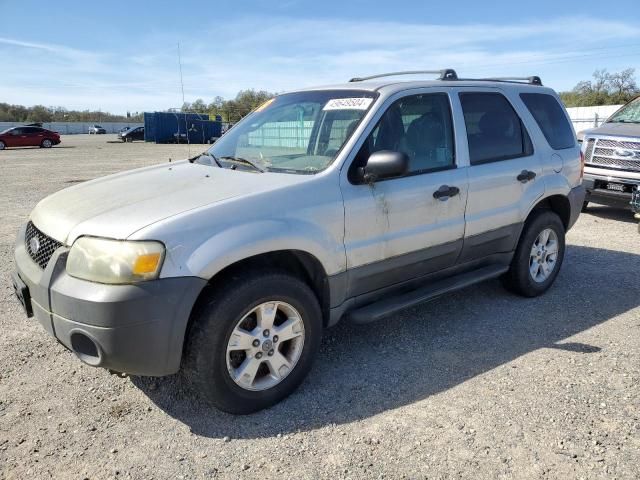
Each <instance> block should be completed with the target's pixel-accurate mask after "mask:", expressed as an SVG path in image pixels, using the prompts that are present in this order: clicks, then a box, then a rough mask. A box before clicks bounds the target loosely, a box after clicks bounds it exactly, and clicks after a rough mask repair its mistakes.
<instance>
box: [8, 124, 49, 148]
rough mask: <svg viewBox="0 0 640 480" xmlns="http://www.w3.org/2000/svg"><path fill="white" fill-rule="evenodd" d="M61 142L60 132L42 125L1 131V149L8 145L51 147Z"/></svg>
mask: <svg viewBox="0 0 640 480" xmlns="http://www.w3.org/2000/svg"><path fill="white" fill-rule="evenodd" d="M59 143H60V135H59V134H58V132H52V131H51V130H47V129H46V128H41V127H13V128H9V129H8V130H5V131H4V132H0V150H4V149H5V148H7V147H42V148H51V147H53V146H54V145H58V144H59Z"/></svg>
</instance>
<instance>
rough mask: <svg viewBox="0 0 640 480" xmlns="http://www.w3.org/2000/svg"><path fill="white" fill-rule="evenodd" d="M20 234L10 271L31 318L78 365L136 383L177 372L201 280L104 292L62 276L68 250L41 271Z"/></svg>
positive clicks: (99, 287)
mask: <svg viewBox="0 0 640 480" xmlns="http://www.w3.org/2000/svg"><path fill="white" fill-rule="evenodd" d="M24 235H25V228H24V227H23V228H22V229H21V231H20V233H19V235H18V240H17V243H16V248H15V263H16V272H15V275H17V277H18V279H19V280H17V281H15V280H14V284H15V283H16V282H17V283H23V284H24V286H26V288H27V289H28V294H29V297H30V305H31V307H32V311H33V316H34V318H35V319H36V320H37V321H38V323H40V324H41V325H42V327H43V328H44V329H45V330H46V331H47V332H48V333H49V334H50V335H51V336H53V337H55V338H56V339H57V340H58V341H59V342H60V343H62V344H63V345H64V346H65V347H67V348H68V349H69V350H71V351H73V352H74V353H75V354H76V355H77V356H78V358H80V360H82V361H83V362H85V363H87V364H89V365H92V366H95V367H104V368H108V369H112V370H116V371H118V372H126V373H130V374H134V375H150V376H161V375H169V374H172V373H175V372H177V371H178V369H179V368H180V361H181V358H182V346H183V342H184V335H185V331H186V327H187V323H188V320H189V315H190V313H191V310H192V308H193V305H194V304H195V301H196V299H197V298H198V295H199V294H200V292H201V291H202V289H203V288H204V286H205V285H206V283H207V282H206V280H203V279H201V278H198V277H177V278H165V279H158V280H153V281H148V282H141V283H138V284H135V285H104V284H100V283H94V282H88V281H85V280H80V279H77V278H74V277H71V276H69V275H67V273H66V269H65V265H66V258H67V254H68V249H67V248H66V247H61V248H59V249H57V250H56V251H55V253H54V254H53V256H52V257H51V260H50V261H49V263H48V265H47V267H46V268H45V269H44V270H42V269H41V268H40V267H39V266H38V265H37V264H36V263H35V262H34V261H33V260H32V259H31V257H30V256H29V254H28V252H27V250H26V248H25V242H24Z"/></svg>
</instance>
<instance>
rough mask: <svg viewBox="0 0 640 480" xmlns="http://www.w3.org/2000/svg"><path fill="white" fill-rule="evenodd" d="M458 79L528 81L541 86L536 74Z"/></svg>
mask: <svg viewBox="0 0 640 480" xmlns="http://www.w3.org/2000/svg"><path fill="white" fill-rule="evenodd" d="M460 80H476V81H479V82H482V81H487V82H509V83H529V84H531V85H540V86H542V80H540V77H538V76H537V75H533V76H531V77H490V78H461V79H460Z"/></svg>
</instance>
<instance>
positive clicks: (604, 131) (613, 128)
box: [578, 123, 640, 138]
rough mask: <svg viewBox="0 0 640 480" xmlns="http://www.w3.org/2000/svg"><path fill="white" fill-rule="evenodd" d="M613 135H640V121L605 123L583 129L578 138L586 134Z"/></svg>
mask: <svg viewBox="0 0 640 480" xmlns="http://www.w3.org/2000/svg"><path fill="white" fill-rule="evenodd" d="M589 134H592V135H611V136H613V137H640V123H603V124H602V125H600V126H599V127H598V128H591V129H589V130H583V131H582V132H579V133H578V138H584V137H585V136H586V135H589Z"/></svg>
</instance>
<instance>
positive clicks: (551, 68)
mask: <svg viewBox="0 0 640 480" xmlns="http://www.w3.org/2000/svg"><path fill="white" fill-rule="evenodd" d="M594 31H597V32H598V35H593V32H594ZM180 41H181V43H182V55H183V72H184V81H185V93H186V95H187V100H188V101H189V100H194V99H195V98H198V97H201V98H203V99H205V100H207V101H208V100H210V99H212V98H213V97H214V96H215V95H222V96H225V97H232V96H234V95H235V94H236V92H237V91H238V90H240V89H243V88H252V87H253V88H260V89H267V90H272V91H283V90H288V89H292V88H296V87H303V86H308V85H312V84H325V83H335V82H341V81H345V80H347V79H348V78H351V77H353V76H358V75H365V74H370V73H378V72H381V71H395V70H402V69H410V70H413V69H416V68H441V67H455V68H457V69H459V73H461V74H462V75H468V76H471V75H489V74H501V75H506V74H509V75H516V74H518V75H529V74H532V73H539V74H544V75H545V77H543V79H545V78H549V79H550V80H551V82H552V86H556V87H557V88H568V87H569V86H571V85H572V84H574V83H575V82H577V81H578V80H580V79H583V78H586V77H588V76H589V75H590V74H591V72H592V71H593V70H594V69H595V68H596V67H600V66H607V65H609V64H612V61H613V60H612V59H615V58H618V59H619V62H623V63H625V65H629V66H640V65H638V58H640V54H638V52H639V51H640V43H633V42H634V41H635V42H640V28H639V27H637V26H636V25H635V24H634V23H625V22H624V21H605V20H601V19H595V18H587V17H585V18H575V17H574V18H563V19H555V20H551V21H536V22H526V23H522V24H509V25H491V24H476V25H436V24H418V23H415V24H406V23H399V22H390V21H389V22H383V21H376V22H373V21H348V20H331V19H321V20H300V19H293V18H287V17H271V18H260V19H257V18H247V19H243V20H238V21H235V22H232V23H226V24H222V25H216V28H215V31H214V30H213V28H212V30H211V32H210V33H207V32H206V29H205V30H204V33H203V31H202V29H198V31H197V32H194V33H193V35H192V36H183V37H182V38H181V39H180ZM120 43H121V44H122V45H127V48H123V50H121V51H108V52H105V51H103V52H93V51H90V50H86V49H80V48H77V47H73V48H71V47H68V46H63V45H56V44H42V43H36V42H30V41H29V40H28V39H10V38H0V56H2V58H3V70H4V72H3V76H2V78H0V96H1V98H2V99H3V101H8V102H13V103H23V104H35V103H42V104H45V105H64V106H67V107H69V108H92V109H93V108H102V109H103V110H109V111H114V112H124V111H125V110H133V111H135V110H145V109H147V110H149V109H164V108H168V107H175V106H178V105H179V104H180V103H181V95H180V84H179V74H178V64H177V51H176V40H175V37H174V36H171V37H169V36H166V37H162V36H161V37H158V36H157V35H155V36H154V37H149V38H148V39H147V41H143V42H142V43H141V44H140V45H138V46H137V48H136V49H135V50H136V52H137V53H136V54H135V55H133V56H131V55H130V48H129V47H128V42H120ZM624 45H627V46H628V48H625V49H622V48H621V46H624ZM139 52H143V53H142V54H140V53H139ZM634 52H635V53H636V54H635V56H634ZM598 54H599V55H598ZM584 55H591V57H587V59H585V58H584ZM629 62H631V64H629Z"/></svg>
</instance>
